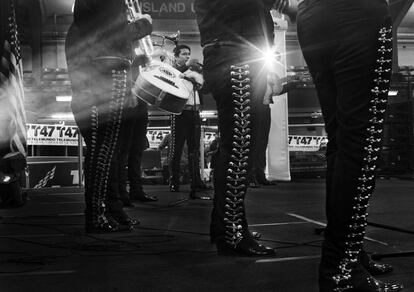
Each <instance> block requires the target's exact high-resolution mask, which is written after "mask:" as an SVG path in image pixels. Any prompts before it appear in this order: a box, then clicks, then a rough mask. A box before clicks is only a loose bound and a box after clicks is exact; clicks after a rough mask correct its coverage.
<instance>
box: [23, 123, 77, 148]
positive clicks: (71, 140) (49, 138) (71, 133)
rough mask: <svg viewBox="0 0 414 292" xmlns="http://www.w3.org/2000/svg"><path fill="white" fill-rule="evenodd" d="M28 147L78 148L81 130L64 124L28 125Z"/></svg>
mask: <svg viewBox="0 0 414 292" xmlns="http://www.w3.org/2000/svg"><path fill="white" fill-rule="evenodd" d="M26 129H27V144H28V145H49V146H52V145H53V146H78V138H79V130H78V127H76V126H68V125H64V124H55V125H52V124H26Z"/></svg>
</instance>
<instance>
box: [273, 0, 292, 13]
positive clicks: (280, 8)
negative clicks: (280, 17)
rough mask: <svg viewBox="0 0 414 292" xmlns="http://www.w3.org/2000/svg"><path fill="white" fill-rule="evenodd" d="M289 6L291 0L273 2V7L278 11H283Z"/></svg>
mask: <svg viewBox="0 0 414 292" xmlns="http://www.w3.org/2000/svg"><path fill="white" fill-rule="evenodd" d="M287 6H289V0H276V1H275V3H274V4H273V9H275V10H277V11H278V12H283V10H285V9H286V7H287Z"/></svg>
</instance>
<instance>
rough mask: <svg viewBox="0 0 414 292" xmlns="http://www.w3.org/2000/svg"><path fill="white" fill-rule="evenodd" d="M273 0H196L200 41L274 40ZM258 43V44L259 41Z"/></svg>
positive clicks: (253, 41) (271, 41) (269, 42)
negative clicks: (271, 11) (271, 12)
mask: <svg viewBox="0 0 414 292" xmlns="http://www.w3.org/2000/svg"><path fill="white" fill-rule="evenodd" d="M274 2H275V1H274V0H225V1H224V0H196V1H195V11H196V15H197V23H198V26H199V29H200V36H201V44H202V45H204V44H206V43H210V42H214V41H215V40H219V41H240V42H245V41H248V42H251V43H253V44H255V45H256V46H263V45H266V44H265V43H264V42H267V44H269V45H271V44H272V43H273V26H274V25H273V20H272V17H271V15H270V9H271V8H272V5H273V4H274ZM257 42H259V43H257Z"/></svg>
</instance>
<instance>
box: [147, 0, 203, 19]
mask: <svg viewBox="0 0 414 292" xmlns="http://www.w3.org/2000/svg"><path fill="white" fill-rule="evenodd" d="M139 3H140V6H141V11H142V13H146V14H149V15H151V17H152V18H154V19H195V18H196V16H195V11H194V0H144V1H139Z"/></svg>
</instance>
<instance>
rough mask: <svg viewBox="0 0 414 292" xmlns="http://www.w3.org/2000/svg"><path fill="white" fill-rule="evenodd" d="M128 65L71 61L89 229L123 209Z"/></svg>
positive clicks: (111, 61) (119, 61)
mask: <svg viewBox="0 0 414 292" xmlns="http://www.w3.org/2000/svg"><path fill="white" fill-rule="evenodd" d="M129 66H130V64H129V62H128V61H127V60H125V59H121V58H116V57H114V58H107V59H101V60H96V61H93V62H91V63H88V64H82V66H79V65H74V64H72V63H71V61H70V60H68V69H69V75H70V79H71V82H72V91H73V99H72V104H71V106H72V111H73V114H74V117H75V121H76V124H77V126H78V127H79V130H80V132H81V134H82V136H83V138H84V140H85V143H86V153H85V165H84V173H85V203H86V209H85V215H86V225H89V226H92V227H95V228H99V227H100V226H103V225H104V224H107V219H106V217H105V211H106V210H107V209H108V208H109V209H114V210H116V209H120V208H122V203H121V202H120V200H119V195H118V188H119V185H118V183H117V181H116V180H112V179H111V178H112V177H117V172H118V166H117V165H118V164H117V163H118V162H117V156H116V155H114V154H115V153H117V151H118V147H119V143H118V142H119V133H120V128H121V121H122V114H123V111H124V103H125V99H126V96H127V80H128V72H129Z"/></svg>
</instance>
